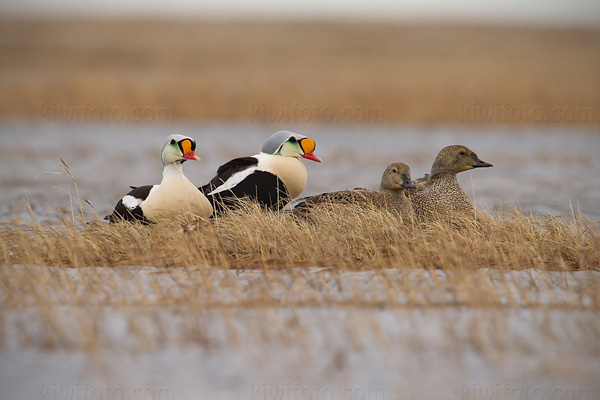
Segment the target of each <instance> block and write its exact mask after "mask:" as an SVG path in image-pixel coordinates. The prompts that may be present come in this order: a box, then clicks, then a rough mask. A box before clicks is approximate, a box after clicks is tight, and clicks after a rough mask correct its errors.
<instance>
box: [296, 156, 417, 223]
mask: <svg viewBox="0 0 600 400" xmlns="http://www.w3.org/2000/svg"><path fill="white" fill-rule="evenodd" d="M416 187H417V186H416V185H415V183H414V182H413V181H412V180H411V176H410V167H409V166H408V165H406V164H404V163H401V162H395V163H393V164H390V165H389V166H388V167H387V168H386V169H385V171H384V172H383V175H382V177H381V182H380V184H379V189H380V190H379V191H373V190H367V189H363V188H357V189H354V190H342V191H339V192H331V193H323V194H318V195H315V196H310V197H305V198H303V199H300V200H299V201H298V203H296V205H295V206H294V209H293V211H292V213H293V215H295V216H299V217H306V216H308V213H309V212H310V210H312V209H313V208H316V207H329V208H330V207H335V206H336V205H337V204H354V205H358V206H374V207H377V208H381V209H385V210H388V211H390V212H392V213H394V214H397V215H398V217H399V218H400V220H401V221H404V222H408V221H411V220H412V218H413V210H412V206H411V204H410V201H409V200H408V198H407V197H406V194H405V192H406V190H407V189H415V188H416Z"/></svg>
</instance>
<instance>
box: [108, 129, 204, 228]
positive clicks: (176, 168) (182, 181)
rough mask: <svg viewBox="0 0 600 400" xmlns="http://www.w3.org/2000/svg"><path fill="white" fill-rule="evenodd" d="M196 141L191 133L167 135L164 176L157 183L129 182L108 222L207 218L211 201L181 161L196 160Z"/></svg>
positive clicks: (163, 146)
mask: <svg viewBox="0 0 600 400" xmlns="http://www.w3.org/2000/svg"><path fill="white" fill-rule="evenodd" d="M195 150H196V141H195V140H194V139H192V138H191V137H188V136H184V135H178V134H173V135H169V136H168V137H167V138H166V139H165V141H164V143H163V145H162V149H161V158H162V164H163V174H162V175H163V178H162V181H161V183H160V184H159V185H144V186H138V187H135V186H130V187H131V189H133V190H131V191H130V192H129V193H127V194H126V195H125V196H123V198H121V200H119V202H118V203H117V205H116V206H115V208H114V211H113V212H112V214H110V215H107V216H106V217H104V219H106V220H108V221H109V222H120V221H138V222H141V223H144V224H149V223H155V222H158V221H160V220H163V219H171V220H173V219H176V218H178V217H179V216H181V215H186V214H188V215H190V216H195V217H201V218H208V217H209V216H210V215H211V214H212V205H211V203H210V202H209V201H208V199H207V198H206V196H204V194H203V193H202V192H199V191H198V189H197V188H196V186H195V185H194V184H193V183H192V182H191V181H190V180H189V179H188V178H186V176H185V175H184V174H183V163H184V162H186V161H189V160H191V161H199V160H200V157H198V156H197V155H196V153H195Z"/></svg>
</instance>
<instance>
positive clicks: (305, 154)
mask: <svg viewBox="0 0 600 400" xmlns="http://www.w3.org/2000/svg"><path fill="white" fill-rule="evenodd" d="M315 146H316V145H315V141H314V140H313V139H311V138H309V137H306V136H303V135H299V134H297V133H293V132H288V131H280V132H277V133H275V134H273V135H272V136H271V137H269V138H268V139H267V140H266V141H265V143H264V144H263V146H262V148H261V150H260V153H259V154H257V155H255V156H252V157H241V158H236V159H233V160H231V161H229V162H227V163H225V164H223V165H221V166H220V167H219V169H218V170H217V175H216V176H215V177H214V178H213V179H212V180H211V181H210V182H209V183H208V184H207V185H205V186H202V187H200V188H199V189H200V190H201V191H202V192H203V193H204V194H205V195H206V197H207V198H208V199H209V200H210V201H211V203H212V205H213V209H214V212H215V214H217V215H218V214H220V213H221V212H222V211H224V209H226V208H231V207H235V206H236V205H237V204H239V202H237V201H236V199H241V198H247V199H250V200H252V201H256V202H258V203H259V204H261V205H263V206H265V207H267V208H269V209H273V210H280V209H282V208H283V207H284V206H285V205H286V204H287V203H288V202H289V201H290V200H291V199H293V198H295V197H297V196H298V195H299V194H300V193H302V191H303V190H304V186H306V178H307V174H306V167H305V166H304V164H303V163H302V162H301V161H300V158H306V159H308V160H312V161H316V162H321V160H319V159H318V158H317V157H316V156H315V155H314V154H313V151H314V150H315Z"/></svg>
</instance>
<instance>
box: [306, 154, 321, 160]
mask: <svg viewBox="0 0 600 400" xmlns="http://www.w3.org/2000/svg"><path fill="white" fill-rule="evenodd" d="M302 157H304V158H307V159H309V160H313V161H316V162H321V160H320V159H319V158H318V157H317V156H315V155H314V154H313V153H306V154H302Z"/></svg>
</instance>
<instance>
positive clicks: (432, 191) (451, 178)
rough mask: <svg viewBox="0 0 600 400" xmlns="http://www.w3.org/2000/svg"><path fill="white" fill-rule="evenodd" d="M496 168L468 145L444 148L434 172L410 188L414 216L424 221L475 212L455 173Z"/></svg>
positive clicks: (418, 180) (436, 159)
mask: <svg viewBox="0 0 600 400" xmlns="http://www.w3.org/2000/svg"><path fill="white" fill-rule="evenodd" d="M486 167H493V165H492V164H490V163H487V162H485V161H481V160H480V159H479V157H478V156H477V154H475V152H474V151H473V150H471V149H469V148H468V147H466V146H461V145H453V146H447V147H444V148H443V149H442V150H440V152H439V153H438V155H437V157H436V158H435V161H434V162H433V166H432V167H431V174H430V175H426V176H425V178H422V179H417V182H416V183H417V188H416V189H414V190H408V193H407V194H408V198H409V199H410V202H411V204H412V207H413V210H414V211H415V215H416V216H417V217H418V218H419V219H421V220H425V221H430V220H434V219H438V218H439V217H447V216H451V215H455V214H460V215H467V216H468V215H470V214H473V212H474V210H475V209H474V208H473V204H471V201H470V200H469V197H468V196H467V194H466V193H465V191H464V190H463V188H462V187H460V184H459V183H458V179H456V174H458V173H460V172H463V171H468V170H471V169H473V168H486Z"/></svg>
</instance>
